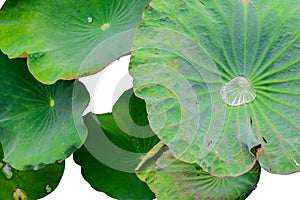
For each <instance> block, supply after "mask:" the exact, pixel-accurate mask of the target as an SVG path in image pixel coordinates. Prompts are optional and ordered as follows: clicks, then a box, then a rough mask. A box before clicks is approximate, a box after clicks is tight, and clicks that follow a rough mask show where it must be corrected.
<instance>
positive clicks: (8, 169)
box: [2, 164, 14, 179]
mask: <svg viewBox="0 0 300 200" xmlns="http://www.w3.org/2000/svg"><path fill="white" fill-rule="evenodd" d="M2 173H3V175H4V176H5V177H6V178H7V179H12V177H13V175H14V174H13V171H12V169H11V167H10V166H9V165H8V164H6V165H4V167H3V168H2Z"/></svg>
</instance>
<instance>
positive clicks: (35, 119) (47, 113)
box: [0, 53, 89, 169]
mask: <svg viewBox="0 0 300 200" xmlns="http://www.w3.org/2000/svg"><path fill="white" fill-rule="evenodd" d="M0 74H1V77H2V79H1V81H0V97H1V101H0V141H1V142H2V145H3V151H4V161H5V162H7V163H9V164H10V165H12V166H13V167H14V168H16V169H33V168H34V169H38V168H41V167H43V166H45V165H47V164H51V163H54V162H56V161H57V160H64V159H65V158H67V157H69V156H70V155H71V154H72V153H73V152H74V151H75V150H76V149H77V148H79V147H80V146H81V145H82V144H83V143H84V141H85V138H86V136H87V129H86V127H85V126H84V123H83V118H82V113H83V111H84V109H85V107H86V106H87V104H88V101H89V94H88V92H87V90H86V89H85V87H84V86H83V85H82V84H81V83H79V82H74V81H59V82H57V83H56V84H54V85H43V84H41V83H40V82H38V81H37V80H36V79H34V78H33V77H32V75H31V74H30V73H29V71H28V69H27V66H26V60H25V59H13V60H9V59H8V58H7V57H6V56H5V55H3V54H2V53H0Z"/></svg>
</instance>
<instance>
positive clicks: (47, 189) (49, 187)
mask: <svg viewBox="0 0 300 200" xmlns="http://www.w3.org/2000/svg"><path fill="white" fill-rule="evenodd" d="M45 189H46V192H47V193H50V192H51V191H52V188H51V186H50V185H46V187H45Z"/></svg>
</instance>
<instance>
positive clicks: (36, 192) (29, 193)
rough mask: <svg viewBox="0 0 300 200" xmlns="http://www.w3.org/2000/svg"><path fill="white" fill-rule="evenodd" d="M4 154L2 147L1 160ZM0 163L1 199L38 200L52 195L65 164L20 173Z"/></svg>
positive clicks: (0, 149)
mask: <svg viewBox="0 0 300 200" xmlns="http://www.w3.org/2000/svg"><path fill="white" fill-rule="evenodd" d="M2 158H3V152H2V147H1V145H0V160H1V161H2ZM1 161H0V170H1V172H0V189H1V192H0V199H18V200H36V199H39V198H42V197H44V196H46V195H48V194H50V193H51V192H52V191H53V190H54V189H55V188H56V187H57V185H58V184H59V182H60V179H61V177H62V175H63V172H64V168H65V164H64V162H63V163H61V164H51V165H48V166H46V167H44V168H43V169H40V170H36V171H35V170H29V171H19V170H15V169H13V168H11V167H10V166H8V165H6V164H5V163H3V162H1Z"/></svg>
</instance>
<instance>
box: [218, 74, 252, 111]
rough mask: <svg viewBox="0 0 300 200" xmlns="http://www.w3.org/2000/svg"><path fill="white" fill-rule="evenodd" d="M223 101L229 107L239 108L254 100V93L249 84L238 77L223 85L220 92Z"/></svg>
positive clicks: (241, 77) (243, 78) (245, 79)
mask: <svg viewBox="0 0 300 200" xmlns="http://www.w3.org/2000/svg"><path fill="white" fill-rule="evenodd" d="M220 94H221V96H222V99H223V101H224V102H225V103H226V104H228V105H230V106H239V105H242V104H245V103H250V102H252V101H254V100H255V98H256V92H255V90H254V88H253V86H252V84H251V82H250V81H249V80H248V79H247V78H245V77H243V76H238V77H235V78H234V79H232V80H231V81H229V82H228V83H225V84H224V85H223V86H222V89H221V91H220Z"/></svg>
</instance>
